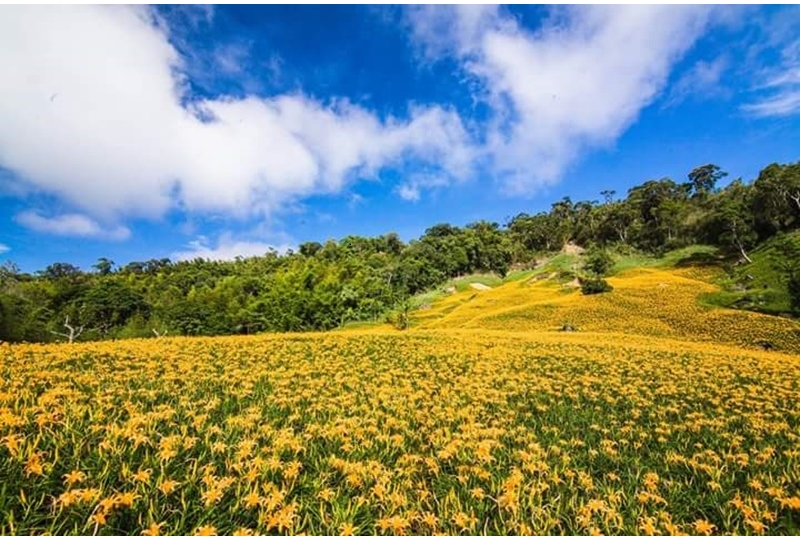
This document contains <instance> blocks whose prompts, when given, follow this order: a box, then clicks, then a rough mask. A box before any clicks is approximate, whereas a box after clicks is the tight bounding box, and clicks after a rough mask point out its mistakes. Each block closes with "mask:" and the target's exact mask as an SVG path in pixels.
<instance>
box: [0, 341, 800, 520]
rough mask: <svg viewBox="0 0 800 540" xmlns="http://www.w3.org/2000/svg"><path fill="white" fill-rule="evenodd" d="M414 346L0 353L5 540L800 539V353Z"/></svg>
mask: <svg viewBox="0 0 800 540" xmlns="http://www.w3.org/2000/svg"><path fill="white" fill-rule="evenodd" d="M601 336H602V335H601V334H593V333H590V332H587V333H582V332H577V333H574V334H561V333H555V332H546V331H542V332H539V333H537V332H533V331H528V332H524V333H511V332H501V331H495V332H492V331H488V330H484V331H474V330H413V331H410V332H406V333H401V332H391V331H388V330H387V331H383V330H381V331H371V332H360V333H359V332H346V333H328V334H306V335H296V334H288V335H267V336H256V337H237V338H213V339H212V338H209V339H203V338H191V339H190V338H163V339H151V340H130V341H121V342H105V343H102V342H101V343H86V344H74V345H72V346H68V345H61V346H58V345H51V346H40V345H14V346H13V347H12V346H9V345H2V346H0V371H2V377H1V378H0V534H45V533H49V534H126V533H129V534H145V535H150V534H266V533H282V534H288V533H291V534H299V533H306V534H433V533H449V534H459V533H472V534H561V533H566V534H593V533H605V534H621V533H624V534H679V533H687V534H719V533H737V534H752V533H757V534H764V533H768V534H800V357H798V356H797V355H793V354H786V353H782V352H776V351H758V350H747V349H741V348H736V347H732V346H726V345H721V344H717V345H714V344H709V343H707V342H698V341H692V340H690V341H675V340H672V339H671V338H669V337H665V338H662V339H648V338H646V337H639V336H636V335H628V336H627V337H625V338H624V339H622V338H619V339H616V341H615V342H616V343H617V344H612V343H611V340H610V339H603V338H602V337H601Z"/></svg>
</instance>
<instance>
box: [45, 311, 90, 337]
mask: <svg viewBox="0 0 800 540" xmlns="http://www.w3.org/2000/svg"><path fill="white" fill-rule="evenodd" d="M64 328H66V329H67V330H69V333H68V334H65V333H63V332H56V331H54V330H51V331H50V332H51V333H52V334H55V335H57V336H62V337H65V338H67V339H68V340H69V342H70V343H72V342H73V341H75V340H76V339H78V336H80V335H81V334H82V333H83V325H81V326H78V327H77V328H76V327H74V326H72V325H71V324H69V315H67V317H66V318H65V319H64Z"/></svg>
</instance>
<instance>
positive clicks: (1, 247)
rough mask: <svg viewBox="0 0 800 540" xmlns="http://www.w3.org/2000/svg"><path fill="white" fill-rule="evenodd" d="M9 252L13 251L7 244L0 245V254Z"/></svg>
mask: <svg viewBox="0 0 800 540" xmlns="http://www.w3.org/2000/svg"><path fill="white" fill-rule="evenodd" d="M7 251H11V248H10V247H8V246H7V245H5V244H0V253H5V252H7Z"/></svg>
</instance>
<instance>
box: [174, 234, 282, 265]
mask: <svg viewBox="0 0 800 540" xmlns="http://www.w3.org/2000/svg"><path fill="white" fill-rule="evenodd" d="M293 247H294V246H291V245H288V244H282V245H279V246H274V245H272V244H268V243H264V242H252V241H242V240H234V239H233V237H232V236H231V235H230V234H228V233H226V234H222V235H220V237H219V238H218V240H217V245H216V247H212V246H210V245H209V241H208V238H206V237H205V236H199V237H197V239H195V240H193V241H191V242H189V245H188V249H186V250H183V251H178V252H175V253H173V254H172V259H173V260H178V261H191V260H193V259H196V258H201V259H208V260H212V261H232V260H234V259H236V257H244V258H247V257H256V256H263V255H265V254H266V253H268V252H271V251H275V252H277V253H281V254H283V253H286V252H287V251H288V250H289V249H292V248H293Z"/></svg>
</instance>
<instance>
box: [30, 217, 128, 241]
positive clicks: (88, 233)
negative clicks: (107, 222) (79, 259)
mask: <svg viewBox="0 0 800 540" xmlns="http://www.w3.org/2000/svg"><path fill="white" fill-rule="evenodd" d="M15 219H16V221H17V223H19V224H20V225H22V226H24V227H27V228H29V229H31V230H34V231H37V232H42V233H47V234H54V235H57V236H79V237H88V238H103V239H107V240H125V239H127V238H128V237H130V234H131V232H130V230H129V229H128V228H127V227H123V226H115V227H104V226H102V225H100V224H99V223H98V222H97V221H95V220H93V219H92V218H90V217H87V216H84V215H81V214H61V215H57V216H53V217H44V216H42V215H40V214H38V213H36V212H34V211H27V212H22V213H20V214H17V216H16V218H15Z"/></svg>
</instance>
